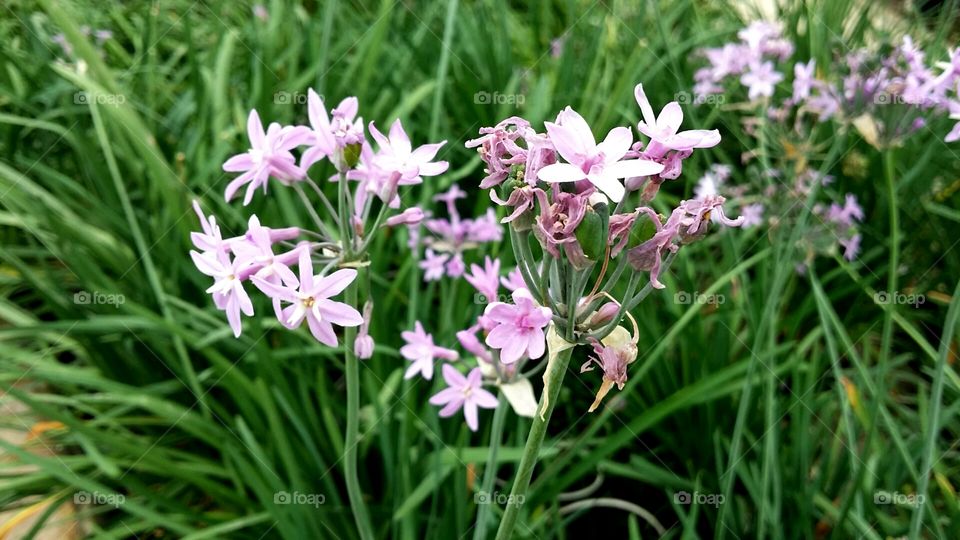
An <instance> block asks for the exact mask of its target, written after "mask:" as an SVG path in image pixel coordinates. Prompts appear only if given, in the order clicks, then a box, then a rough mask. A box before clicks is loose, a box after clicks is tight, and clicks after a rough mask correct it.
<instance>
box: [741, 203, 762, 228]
mask: <svg viewBox="0 0 960 540" xmlns="http://www.w3.org/2000/svg"><path fill="white" fill-rule="evenodd" d="M740 215H741V216H742V217H743V223H741V224H740V226H741V227H743V228H744V229H746V228H748V227H753V226H756V225H760V224H761V223H763V205H762V204H760V203H755V204H748V205H746V206H744V207H743V208H741V209H740Z"/></svg>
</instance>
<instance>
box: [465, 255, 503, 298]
mask: <svg viewBox="0 0 960 540" xmlns="http://www.w3.org/2000/svg"><path fill="white" fill-rule="evenodd" d="M464 279H466V280H467V282H469V283H470V284H471V285H473V288H474V289H476V290H477V291H479V292H480V294H482V295H483V296H484V297H485V300H486V302H487V303H490V302H493V301H495V300H496V298H497V293H498V292H499V290H500V259H492V260H491V259H490V257H485V258H484V260H483V268H481V267H480V266H479V265H476V264H471V265H470V273H469V274H466V275H465V276H464Z"/></svg>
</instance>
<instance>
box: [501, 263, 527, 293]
mask: <svg viewBox="0 0 960 540" xmlns="http://www.w3.org/2000/svg"><path fill="white" fill-rule="evenodd" d="M500 284H501V285H503V286H504V287H506V288H507V290H509V291H510V292H513V291H515V290H517V289H525V288H526V287H527V283H526V282H525V281H523V272H521V271H520V267H519V266H517V267H515V268H514V269H513V270H511V271H510V272H509V273H508V274H507V275H505V276H503V277H502V278H500Z"/></svg>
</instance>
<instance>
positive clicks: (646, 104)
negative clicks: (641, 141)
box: [632, 84, 720, 176]
mask: <svg viewBox="0 0 960 540" xmlns="http://www.w3.org/2000/svg"><path fill="white" fill-rule="evenodd" d="M633 93H634V97H635V98H636V99H637V104H638V105H640V112H641V113H642V114H643V120H642V121H641V122H640V123H639V124H637V130H638V131H640V133H643V134H644V135H646V136H647V137H650V141H651V146H650V147H648V148H647V150H646V154H647V155H648V156H649V157H652V158H656V157H662V156H663V155H664V154H666V151H667V150H691V149H693V148H711V147H713V146H716V145H718V144H719V143H720V132H719V131H717V130H715V129H711V130H706V129H692V130H687V131H679V130H680V124H681V123H682V122H683V110H682V109H681V108H680V104H679V103H677V102H676V101H671V102H670V103H667V104H666V106H664V107H663V110H661V111H660V114H659V115H657V116H654V114H653V107H651V106H650V101H649V100H648V99H647V94H646V93H645V92H644V91H643V85H642V84H638V85H637V86H636V88H634V90H633ZM632 176H641V175H632Z"/></svg>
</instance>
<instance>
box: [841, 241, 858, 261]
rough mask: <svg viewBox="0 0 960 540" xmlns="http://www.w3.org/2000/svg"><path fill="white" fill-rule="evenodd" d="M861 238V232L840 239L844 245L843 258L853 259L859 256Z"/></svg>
mask: <svg viewBox="0 0 960 540" xmlns="http://www.w3.org/2000/svg"><path fill="white" fill-rule="evenodd" d="M860 240H862V237H861V236H860V235H859V234H855V235H853V236H851V237H850V238H846V239H840V245H841V246H843V258H844V259H846V260H848V261H852V260H854V259H856V258H857V254H858V253H860Z"/></svg>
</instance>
